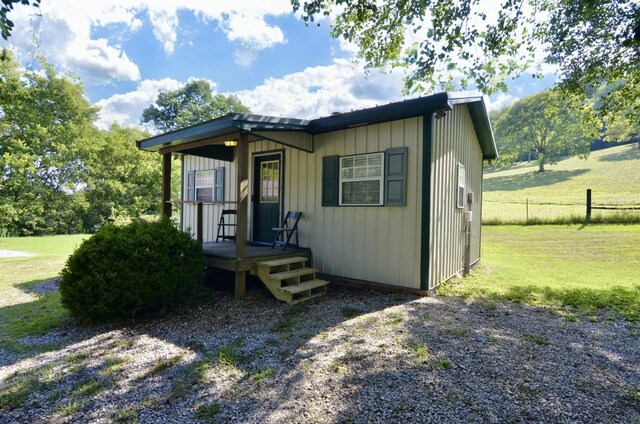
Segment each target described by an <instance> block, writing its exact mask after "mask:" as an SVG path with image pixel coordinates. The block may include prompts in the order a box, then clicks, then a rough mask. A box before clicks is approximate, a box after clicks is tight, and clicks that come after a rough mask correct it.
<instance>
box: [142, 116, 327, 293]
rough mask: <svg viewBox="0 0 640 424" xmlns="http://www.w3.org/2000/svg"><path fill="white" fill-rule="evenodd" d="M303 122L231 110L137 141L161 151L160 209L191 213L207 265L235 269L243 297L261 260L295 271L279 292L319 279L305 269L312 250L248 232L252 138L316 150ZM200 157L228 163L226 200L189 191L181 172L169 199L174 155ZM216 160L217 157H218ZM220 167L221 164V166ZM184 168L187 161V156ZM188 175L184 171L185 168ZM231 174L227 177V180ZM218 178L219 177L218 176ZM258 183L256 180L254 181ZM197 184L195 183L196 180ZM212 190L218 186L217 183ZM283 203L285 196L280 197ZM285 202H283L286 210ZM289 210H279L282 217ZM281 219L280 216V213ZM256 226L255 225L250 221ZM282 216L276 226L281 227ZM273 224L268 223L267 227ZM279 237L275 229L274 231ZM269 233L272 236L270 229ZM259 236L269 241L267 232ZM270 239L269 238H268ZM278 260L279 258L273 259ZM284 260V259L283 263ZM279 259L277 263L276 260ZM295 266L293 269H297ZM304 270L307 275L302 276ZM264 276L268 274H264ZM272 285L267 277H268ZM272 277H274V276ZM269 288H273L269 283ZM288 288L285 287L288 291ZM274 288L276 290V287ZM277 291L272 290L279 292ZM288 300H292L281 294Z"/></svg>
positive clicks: (192, 227)
mask: <svg viewBox="0 0 640 424" xmlns="http://www.w3.org/2000/svg"><path fill="white" fill-rule="evenodd" d="M303 124H304V123H303V122H302V121H299V120H286V119H281V118H267V117H259V119H256V117H255V116H254V115H238V114H235V115H228V116H226V117H222V118H218V119H215V120H212V121H209V122H205V123H203V124H199V125H196V126H193V127H188V128H184V129H182V130H177V131H174V132H171V133H166V134H161V135H158V136H155V137H151V138H149V139H146V140H141V141H139V142H138V147H139V148H141V149H143V150H148V151H156V152H158V153H160V154H161V155H162V165H163V166H162V213H163V215H165V216H168V217H170V216H171V214H172V209H173V205H174V204H178V205H179V206H180V207H181V209H182V210H183V217H184V213H185V211H186V213H189V214H191V215H190V216H189V224H188V225H187V224H185V226H184V228H185V229H186V228H187V227H189V228H190V230H191V232H192V234H193V237H194V238H196V239H197V240H199V241H200V242H201V243H202V246H203V252H204V257H205V263H206V265H207V266H210V267H214V268H219V269H224V270H228V271H232V272H234V273H235V295H236V297H242V296H244V295H245V293H246V278H247V272H251V273H254V274H257V273H258V267H259V265H260V264H261V263H262V264H264V263H271V264H272V265H271V266H272V268H269V267H267V268H265V269H267V270H270V272H271V273H277V272H283V271H288V272H290V273H294V274H296V275H295V276H291V277H287V278H286V279H283V280H282V284H280V283H278V286H277V287H275V291H279V290H280V289H283V288H285V287H287V286H290V285H294V284H295V285H296V289H292V288H291V287H289V288H288V289H286V290H289V291H293V290H298V288H299V289H302V287H303V286H301V284H302V283H305V284H306V285H304V287H306V286H309V285H312V284H307V283H310V281H311V280H314V281H315V270H312V269H310V268H306V265H305V263H306V262H307V261H309V260H310V259H311V251H310V249H301V248H297V247H293V246H290V247H288V248H287V249H286V250H285V251H283V250H282V247H280V248H275V249H272V248H271V246H270V245H268V246H267V245H264V244H258V243H254V241H255V238H254V237H252V235H251V233H250V231H253V233H254V235H255V234H256V231H255V224H256V222H255V216H252V214H253V215H255V205H253V206H254V207H253V208H252V207H251V205H252V196H251V192H252V190H253V191H254V192H257V191H258V190H257V189H256V188H255V187H252V184H251V181H250V166H252V158H253V157H252V156H251V155H250V153H249V143H251V142H255V141H259V140H265V139H267V140H269V141H270V142H274V143H278V144H280V145H282V147H283V148H284V146H289V147H294V148H296V149H300V150H304V151H307V152H312V151H313V138H312V136H311V135H310V134H306V133H304V132H301V131H300V129H301V128H302V127H303ZM175 155H183V158H184V157H199V158H206V159H212V160H214V161H221V163H222V164H224V170H225V174H223V178H224V179H225V183H226V189H225V193H224V196H222V199H219V198H218V196H217V195H216V194H214V195H213V199H210V200H212V201H203V200H202V199H199V198H198V197H199V196H197V195H196V196H194V197H195V198H187V199H185V198H184V197H191V196H185V195H186V194H187V193H186V191H187V190H188V189H186V187H187V186H188V183H185V178H186V176H185V175H183V176H182V178H183V181H182V184H183V185H182V187H183V196H182V197H183V198H182V199H179V200H176V199H173V200H172V199H171V174H172V170H171V165H172V156H175ZM216 163H218V162H216ZM220 166H222V165H220ZM183 171H184V161H183ZM183 174H184V172H183ZM227 179H228V180H227ZM216 180H217V176H216ZM254 184H255V182H254ZM194 186H195V184H194ZM213 190H214V192H215V190H217V187H214V188H213ZM280 202H282V201H280ZM283 206H284V204H283V203H280V208H281V209H283ZM224 209H233V211H234V215H235V223H236V226H235V240H234V241H229V240H220V241H219V242H216V241H215V239H216V232H217V231H216V228H217V226H218V220H219V216H220V215H219V213H220V212H221V211H222V210H224ZM284 212H285V211H282V212H279V215H277V216H279V217H281V216H282V215H283V214H284ZM276 219H279V218H276ZM252 225H253V226H254V228H253V230H252V227H251V226H252ZM278 225H279V221H278V222H277V223H276V224H275V225H274V226H278ZM270 229H271V226H269V227H268V229H267V231H268V230H270ZM273 236H275V232H274V233H273ZM267 237H271V236H270V233H268V234H267ZM260 241H265V240H264V237H263V238H262V240H260ZM269 241H270V240H269ZM273 261H280V262H273ZM283 261H284V262H283ZM274 264H277V265H274ZM294 269H295V270H297V271H296V272H293V270H294ZM301 270H305V271H306V274H305V275H302V274H303V273H302V271H301ZM261 279H262V280H263V281H264V280H265V279H267V280H270V281H271V279H269V278H261ZM264 282H265V284H267V285H269V282H268V281H264ZM271 282H273V281H271ZM270 289H271V287H270ZM286 290H285V291H286ZM308 290H309V295H312V294H315V293H316V292H315V291H313V290H315V287H313V288H309V289H308ZM272 292H274V290H272ZM275 294H276V293H274V295H275ZM276 297H278V296H277V295H276ZM283 300H286V301H290V300H293V297H291V298H290V299H289V298H287V299H283Z"/></svg>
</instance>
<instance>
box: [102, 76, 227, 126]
mask: <svg viewBox="0 0 640 424" xmlns="http://www.w3.org/2000/svg"><path fill="white" fill-rule="evenodd" d="M194 79H196V78H194V77H191V78H189V79H188V80H187V82H190V81H192V80H194ZM197 79H200V80H204V81H207V82H208V83H209V85H210V86H211V89H212V93H213V94H215V93H216V89H217V86H218V85H217V84H216V82H215V81H211V80H208V79H206V78H197ZM185 84H186V83H185V82H182V81H177V80H175V79H173V78H163V79H161V80H143V81H140V83H139V84H138V85H137V87H136V89H135V90H133V91H130V92H128V93H122V94H114V95H113V96H111V97H109V98H106V99H102V100H100V101H98V102H96V103H95V104H96V106H99V107H100V116H99V119H98V121H97V122H96V125H97V126H98V128H101V129H107V128H109V127H110V126H111V124H113V123H119V124H120V125H122V126H125V127H134V126H140V127H144V128H145V129H146V130H148V131H151V132H153V129H152V128H151V127H146V126H144V125H141V124H140V117H141V116H142V111H143V110H144V109H146V108H147V107H149V106H150V105H152V104H153V103H155V101H156V99H157V98H158V93H159V92H160V91H162V90H177V89H179V88H182V87H184V85H185Z"/></svg>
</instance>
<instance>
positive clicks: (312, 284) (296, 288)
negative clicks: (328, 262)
mask: <svg viewBox="0 0 640 424" xmlns="http://www.w3.org/2000/svg"><path fill="white" fill-rule="evenodd" d="M327 284H329V282H328V281H325V280H311V281H305V282H304V283H300V284H292V285H290V286H284V287H282V288H281V289H280V290H282V291H285V292H288V293H291V294H296V293H300V292H303V291H307V290H312V289H315V288H318V287H322V286H326V285H327Z"/></svg>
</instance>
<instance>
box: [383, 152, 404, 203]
mask: <svg viewBox="0 0 640 424" xmlns="http://www.w3.org/2000/svg"><path fill="white" fill-rule="evenodd" d="M408 151H409V149H408V148H407V147H396V148H392V149H387V154H386V158H385V159H386V163H385V176H384V177H385V179H384V186H385V190H384V192H385V202H384V203H385V205H387V206H407V153H408Z"/></svg>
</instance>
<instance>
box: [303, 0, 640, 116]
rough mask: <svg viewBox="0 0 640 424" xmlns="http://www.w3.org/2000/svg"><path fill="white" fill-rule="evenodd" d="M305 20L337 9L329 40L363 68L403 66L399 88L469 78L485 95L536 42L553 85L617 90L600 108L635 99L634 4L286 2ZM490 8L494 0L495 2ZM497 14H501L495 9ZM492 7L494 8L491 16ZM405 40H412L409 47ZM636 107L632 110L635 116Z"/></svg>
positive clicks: (637, 39)
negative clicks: (339, 42) (552, 70)
mask: <svg viewBox="0 0 640 424" xmlns="http://www.w3.org/2000/svg"><path fill="white" fill-rule="evenodd" d="M291 3H292V5H293V8H294V10H295V11H297V10H299V9H302V17H303V19H304V20H305V22H307V23H309V22H313V21H314V20H315V17H316V16H317V15H320V14H323V15H329V14H330V13H331V12H332V8H333V7H334V6H337V8H336V9H338V11H337V12H336V13H337V16H336V18H335V21H334V23H333V27H332V35H333V36H334V37H343V38H344V39H345V40H347V41H350V42H353V43H355V44H356V45H357V46H358V47H359V53H358V56H359V57H360V58H361V59H363V60H364V62H365V64H366V65H367V67H368V68H371V67H384V66H386V65H391V66H405V67H408V70H409V73H408V77H407V80H406V88H407V89H408V90H409V91H414V92H421V91H429V90H433V89H434V88H436V87H437V86H439V85H443V84H444V85H445V86H446V85H450V84H452V83H453V82H454V75H455V72H454V71H456V70H457V71H460V72H461V73H462V79H461V81H460V85H462V86H463V87H465V86H466V85H467V84H468V83H469V82H473V83H474V84H475V85H476V86H477V87H478V89H480V90H482V91H483V92H485V93H487V94H491V93H493V92H495V91H497V90H503V91H506V84H505V82H504V81H505V78H506V77H508V76H510V75H516V74H519V73H522V72H523V71H524V70H526V69H527V68H528V67H529V66H530V65H531V63H532V61H533V59H534V55H535V54H536V51H537V49H538V46H540V45H541V46H543V48H544V52H545V62H547V63H550V64H555V65H557V66H558V67H559V76H560V86H561V87H563V88H565V89H567V90H568V91H571V92H573V93H581V94H582V95H592V94H593V93H594V92H595V90H596V89H597V87H599V86H600V85H602V84H603V83H611V84H615V85H616V90H615V91H614V93H616V92H617V93H620V95H619V96H617V98H616V96H615V95H614V96H610V100H611V101H604V102H602V103H601V108H602V109H603V111H604V110H607V109H611V108H614V107H624V105H626V104H627V103H626V102H627V101H628V99H630V98H636V97H637V95H638V93H640V72H638V69H640V5H639V3H638V2H637V1H636V0H603V1H593V0H502V1H501V2H500V4H499V6H498V5H496V4H495V3H493V2H483V1H480V0H447V1H444V0H388V1H384V2H380V1H377V0H305V1H302V2H301V1H300V0H291ZM496 3H497V2H496ZM498 8H499V9H498ZM490 9H494V10H498V12H497V14H495V15H496V16H494V17H492V16H491V15H492V13H489V10H490ZM411 39H416V40H417V41H415V42H412V41H411ZM637 112H638V111H637V110H636V113H637Z"/></svg>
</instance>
